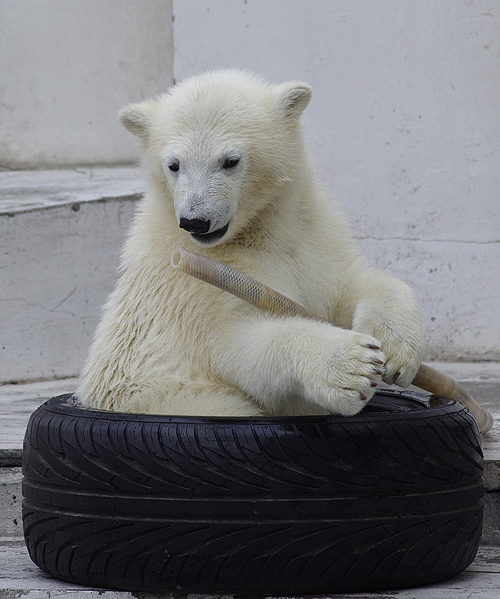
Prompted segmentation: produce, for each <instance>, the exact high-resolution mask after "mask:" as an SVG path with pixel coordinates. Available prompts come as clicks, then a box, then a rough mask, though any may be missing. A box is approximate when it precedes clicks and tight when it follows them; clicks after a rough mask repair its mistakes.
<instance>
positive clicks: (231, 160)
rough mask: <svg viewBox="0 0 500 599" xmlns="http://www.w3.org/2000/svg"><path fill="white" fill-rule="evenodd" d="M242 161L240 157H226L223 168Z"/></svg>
mask: <svg viewBox="0 0 500 599" xmlns="http://www.w3.org/2000/svg"><path fill="white" fill-rule="evenodd" d="M239 161H240V159H239V158H226V159H225V160H224V164H223V165H222V168H226V169H227V168H234V167H235V166H236V165H237V164H238V162H239Z"/></svg>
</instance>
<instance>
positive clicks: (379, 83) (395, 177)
mask: <svg viewBox="0 0 500 599" xmlns="http://www.w3.org/2000/svg"><path fill="white" fill-rule="evenodd" d="M174 17H175V48H174V75H175V78H176V79H178V80H179V79H183V78H185V77H187V76H190V75H193V74H195V73H199V72H200V71H203V70H207V69H213V68H217V67H233V66H236V67H245V68H250V69H252V70H254V71H256V72H258V73H260V74H262V75H264V76H266V77H268V78H269V79H271V80H274V81H282V80H286V79H303V80H305V81H308V82H310V83H311V84H312V85H313V87H314V96H313V100H312V103H311V105H310V106H309V108H308V109H307V111H306V114H305V119H306V123H307V126H308V130H309V140H310V145H311V150H312V152H313V153H314V155H315V156H316V158H317V161H318V166H319V168H320V170H321V172H322V174H323V177H324V179H325V181H326V182H327V184H329V186H330V187H331V189H332V190H334V192H335V194H336V195H337V197H338V199H339V200H340V202H341V203H343V205H344V208H345V210H346V212H347V213H348V215H349V217H350V219H351V222H352V224H353V227H354V231H355V234H356V237H357V238H358V239H359V241H360V243H361V245H362V247H363V249H364V251H365V252H366V253H367V254H368V255H369V257H370V259H371V261H372V262H373V263H374V264H376V265H378V266H380V267H383V268H386V269H387V270H389V271H392V272H393V273H395V274H396V275H398V276H400V277H401V278H403V279H404V280H406V281H407V282H408V283H410V284H411V285H412V286H413V287H414V289H415V291H416V292H417V294H418V296H419V297H420V300H421V302H422V306H423V314H424V321H425V328H426V336H427V340H428V354H427V357H428V358H440V359H448V360H450V359H486V360H487V359H489V360H491V359H500V277H499V274H500V267H499V264H500V198H499V191H500V77H499V74H500V6H499V4H498V0H477V1H469V0H424V1H423V2H416V1H413V2H401V1H400V0H379V1H377V2H366V1H365V0H272V1H269V0H233V1H231V2H227V1H225V0H204V1H203V2H201V1H193V0H176V1H175V2H174Z"/></svg>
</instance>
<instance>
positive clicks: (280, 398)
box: [212, 314, 385, 415]
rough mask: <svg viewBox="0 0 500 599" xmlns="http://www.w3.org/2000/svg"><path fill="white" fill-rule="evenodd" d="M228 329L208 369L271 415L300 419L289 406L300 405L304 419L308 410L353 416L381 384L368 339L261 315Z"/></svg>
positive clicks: (377, 356) (379, 357)
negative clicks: (294, 416)
mask: <svg viewBox="0 0 500 599" xmlns="http://www.w3.org/2000/svg"><path fill="white" fill-rule="evenodd" d="M228 325H229V326H228V327H227V328H226V330H225V332H224V334H222V335H221V336H220V338H219V339H218V343H217V348H216V351H215V352H214V355H213V357H212V358H213V359H212V367H213V369H214V371H215V372H216V373H217V374H218V375H219V376H220V378H221V379H222V380H224V381H226V382H227V383H229V384H231V385H234V386H236V387H238V388H240V389H242V390H243V391H244V392H245V393H246V394H248V395H249V396H250V397H252V398H253V399H255V400H256V401H257V402H258V403H259V404H260V405H262V406H263V408H264V409H265V410H266V411H267V412H269V413H271V414H286V413H293V414H297V413H300V408H299V407H298V406H297V405H293V406H292V405H290V402H292V401H293V402H294V403H296V402H303V406H304V410H303V413H310V406H311V404H313V405H316V406H317V407H318V409H319V408H322V409H323V411H324V410H327V411H331V412H334V413H337V414H344V415H352V414H356V413H358V412H359V411H360V410H361V409H362V408H363V406H364V405H365V403H366V401H367V400H368V399H370V398H371V397H372V395H373V393H374V392H375V388H376V387H377V384H378V383H379V382H380V381H381V379H382V374H383V364H384V362H385V356H384V354H383V353H382V352H381V351H380V344H379V342H378V340H377V339H375V338H373V337H372V336H368V335H364V334H360V333H355V332H353V331H349V330H345V329H341V328H338V327H335V326H333V325H329V324H326V323H320V322H314V321H309V320H306V319H303V318H297V317H295V318H279V317H272V316H269V315H265V314H255V315H254V316H253V317H251V318H248V317H246V318H245V319H240V320H239V321H233V322H232V323H228ZM287 404H289V409H288V410H287ZM320 411H321V410H320Z"/></svg>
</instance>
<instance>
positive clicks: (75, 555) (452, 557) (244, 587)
mask: <svg viewBox="0 0 500 599" xmlns="http://www.w3.org/2000/svg"><path fill="white" fill-rule="evenodd" d="M422 398H423V396H421V395H419V394H413V393H407V392H391V391H387V392H385V391H383V392H379V393H377V394H376V395H375V397H374V398H373V399H372V401H371V402H370V403H369V405H368V406H367V407H366V409H365V410H364V411H363V412H362V413H361V414H358V415H357V416H352V417H348V418H345V417H338V416H310V417H303V418H297V417H293V418H247V419H242V418H241V419H240V418H193V417H166V416H149V415H134V414H121V413H114V412H105V411H98V410H88V409H84V408H82V407H79V406H78V405H75V404H74V402H73V401H72V396H71V395H63V396H60V397H56V398H54V399H52V400H50V401H48V402H47V403H45V404H44V405H42V406H41V407H40V408H39V409H38V410H37V411H36V412H35V413H34V414H33V415H32V417H31V420H30V422H29V425H28V429H27V433H26V438H25V445H24V452H23V472H24V482H23V495H24V501H23V520H24V532H25V537H26V544H27V546H28V550H29V554H30V556H31V558H32V560H33V561H34V562H35V563H36V564H37V565H38V566H39V567H40V568H42V569H43V570H45V571H46V572H48V573H49V574H51V575H52V576H53V577H55V578H59V579H61V580H64V581H68V582H72V583H77V584H81V585H90V586H94V587H104V588H113V589H124V590H130V591H136V590H142V591H146V590H147V591H177V592H178V591H181V592H183V593H186V592H192V593H213V594H215V593H238V594H239V593H242V594H244V593H253V594H262V595H298V594H324V593H334V592H357V591H376V590H384V589H395V588H402V587H409V586H416V585H421V584H426V583H431V582H435V581H440V580H444V579H447V578H449V577H451V576H454V575H455V574H457V573H459V572H461V571H462V570H463V569H464V568H466V567H467V566H468V565H469V564H470V563H471V562H472V560H473V559H474V557H475V554H476V551H477V547H478V544H479V540H480V536H481V530H482V517H483V493H484V490H483V481H482V474H483V471H482V450H481V436H480V434H479V431H478V429H477V426H476V423H475V420H474V418H473V417H472V415H471V414H470V413H469V412H468V411H467V410H466V409H465V408H463V407H462V406H461V405H460V404H457V403H455V402H453V401H451V400H446V399H436V400H434V401H433V403H432V405H430V406H429V405H428V403H426V402H425V401H424V399H422Z"/></svg>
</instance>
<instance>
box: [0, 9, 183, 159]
mask: <svg viewBox="0 0 500 599" xmlns="http://www.w3.org/2000/svg"><path fill="white" fill-rule="evenodd" d="M171 81H172V3H171V1H168V0H147V1H144V0H21V1H19V0H2V2H1V3H0V167H4V168H9V169H15V168H23V169H24V168H43V167H49V168H53V167H58V166H66V165H74V164H78V165H82V164H89V165H95V164H112V163H126V162H131V161H134V160H136V159H137V146H136V145H135V144H134V143H132V142H131V139H130V134H128V133H127V132H126V131H125V130H124V129H122V128H121V127H120V126H119V125H118V123H117V120H116V113H117V112H118V110H119V109H120V108H121V107H122V106H124V105H125V104H127V103H129V102H133V101H138V100H142V99H143V98H145V97H148V96H151V95H153V94H156V93H158V92H163V91H165V89H166V88H167V87H168V86H169V85H170V84H171Z"/></svg>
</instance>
